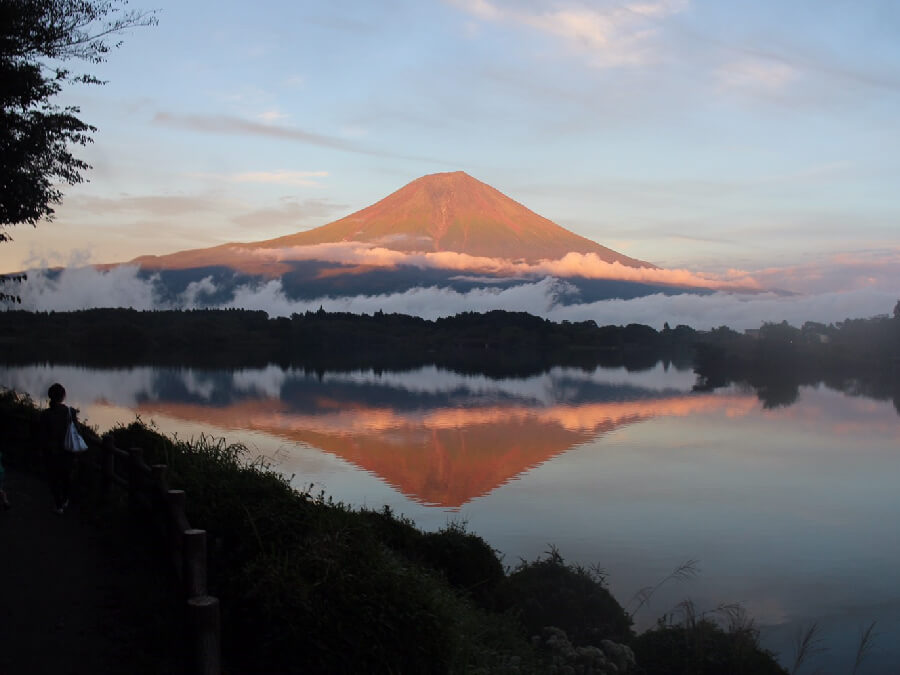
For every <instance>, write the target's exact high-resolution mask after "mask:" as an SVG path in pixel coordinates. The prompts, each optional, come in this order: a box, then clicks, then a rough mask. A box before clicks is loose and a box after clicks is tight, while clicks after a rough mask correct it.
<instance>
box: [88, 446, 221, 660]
mask: <svg viewBox="0 0 900 675" xmlns="http://www.w3.org/2000/svg"><path fill="white" fill-rule="evenodd" d="M99 449H100V452H99V462H96V463H94V462H92V463H91V464H92V466H93V467H94V469H96V470H98V471H99V472H100V497H101V499H103V500H108V499H109V497H110V495H111V492H112V490H113V488H114V487H116V486H117V487H119V488H121V489H123V490H124V491H125V492H126V494H127V495H128V506H129V509H131V510H132V512H133V513H136V514H137V513H143V514H146V515H148V516H149V522H150V523H152V524H153V525H154V526H155V528H156V529H157V533H158V534H159V535H160V537H161V540H162V541H164V542H166V544H165V545H166V546H167V548H168V554H169V556H170V557H171V560H172V563H173V566H174V569H175V571H176V574H177V575H178V579H179V582H180V584H181V588H182V592H183V596H184V598H185V600H186V603H187V608H186V611H187V619H188V626H189V630H190V635H189V638H190V649H191V658H192V661H193V669H192V671H191V672H193V673H197V675H219V674H220V672H221V669H222V663H221V622H220V616H219V600H218V598H215V597H212V596H210V595H209V594H208V589H207V574H206V563H207V542H206V530H198V529H196V528H193V527H191V524H190V523H189V522H188V519H187V515H186V514H185V503H186V500H187V495H186V494H185V492H184V490H170V489H169V485H168V480H167V476H166V473H167V469H168V467H167V466H166V465H165V464H154V465H153V466H149V465H147V463H146V462H145V461H144V451H143V449H142V448H129V449H128V450H127V451H126V450H121V449H119V448H117V447H115V445H114V444H113V442H112V439H111V438H109V437H107V438H106V439H105V440H104V441H103V442H102V443H101V444H100V448H99Z"/></svg>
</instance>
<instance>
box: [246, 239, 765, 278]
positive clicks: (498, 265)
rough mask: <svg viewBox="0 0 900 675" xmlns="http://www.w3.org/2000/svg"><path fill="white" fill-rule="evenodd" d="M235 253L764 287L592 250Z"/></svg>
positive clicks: (371, 248)
mask: <svg viewBox="0 0 900 675" xmlns="http://www.w3.org/2000/svg"><path fill="white" fill-rule="evenodd" d="M234 250H235V252H240V253H241V254H244V255H248V256H253V257H257V258H263V259H266V260H271V261H277V262H286V261H291V260H324V261H328V262H335V263H343V264H350V265H373V266H377V267H397V266H399V265H408V266H412V267H420V268H438V269H445V270H454V271H459V272H464V273H475V274H495V275H503V276H507V277H533V278H537V277H545V276H554V277H583V278H586V279H617V280H623V281H635V282H641V283H652V284H666V285H671V286H693V287H697V288H709V289H716V290H725V289H742V290H758V289H761V288H762V286H761V285H760V284H759V282H758V281H756V279H754V278H753V277H752V276H750V275H749V274H747V273H746V272H743V271H740V270H730V271H728V272H726V273H724V274H717V275H714V274H703V273H698V272H692V271H690V270H686V269H659V268H653V267H629V266H627V265H622V264H620V263H618V262H612V263H608V262H605V261H603V260H601V259H600V258H599V257H598V256H597V255H596V254H594V253H586V254H585V253H574V252H573V253H568V254H567V255H565V256H564V257H562V258H560V259H558V260H542V261H540V262H538V263H526V262H518V261H511V260H506V259H503V258H489V257H484V256H473V255H468V254H466V253H457V252H455V251H428V252H425V251H422V252H414V253H407V252H403V251H396V250H394V249H391V248H388V247H386V246H378V245H373V244H370V243H365V242H353V241H350V242H340V243H327V244H314V245H310V246H294V247H288V248H260V249H234Z"/></svg>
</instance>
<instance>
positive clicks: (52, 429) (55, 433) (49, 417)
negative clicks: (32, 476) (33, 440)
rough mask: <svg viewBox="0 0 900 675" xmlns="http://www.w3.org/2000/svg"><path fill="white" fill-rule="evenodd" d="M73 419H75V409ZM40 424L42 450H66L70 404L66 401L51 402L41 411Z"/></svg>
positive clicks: (48, 451)
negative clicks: (64, 445)
mask: <svg viewBox="0 0 900 675" xmlns="http://www.w3.org/2000/svg"><path fill="white" fill-rule="evenodd" d="M72 419H73V420H74V419H75V411H74V410H73V411H72ZM40 426H41V436H40V440H41V450H42V451H43V452H44V453H48V454H56V453H59V452H65V448H64V447H63V442H64V441H65V438H66V429H68V427H69V406H67V405H65V404H64V403H51V404H50V406H49V407H48V408H45V409H44V410H43V411H41V424H40Z"/></svg>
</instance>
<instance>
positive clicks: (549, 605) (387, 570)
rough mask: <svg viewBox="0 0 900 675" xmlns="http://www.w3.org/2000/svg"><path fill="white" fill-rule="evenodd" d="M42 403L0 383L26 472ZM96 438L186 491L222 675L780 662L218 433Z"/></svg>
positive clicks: (747, 623)
mask: <svg viewBox="0 0 900 675" xmlns="http://www.w3.org/2000/svg"><path fill="white" fill-rule="evenodd" d="M39 414H40V410H39V409H38V407H37V406H36V405H35V404H34V402H33V401H31V400H30V399H29V398H28V397H27V396H24V395H21V394H17V393H16V392H13V391H10V390H2V391H0V419H2V422H3V423H2V430H3V432H2V433H3V438H2V441H3V444H4V448H5V452H4V459H5V460H7V461H8V463H9V464H10V465H11V466H13V467H16V468H19V469H23V470H32V471H34V470H37V469H38V468H39V461H38V458H37V452H36V451H35V449H34V443H33V440H32V439H33V438H34V430H35V425H36V424H37V419H38V416H39ZM83 431H84V433H85V434H86V435H87V436H89V437H91V440H92V441H94V443H95V444H98V443H100V442H101V439H100V438H99V437H98V436H97V435H96V433H95V432H94V431H93V430H91V429H89V428H84V430H83ZM108 435H109V436H111V437H112V439H113V442H114V443H115V444H116V445H117V446H119V447H141V448H143V449H144V454H145V458H146V460H147V461H148V462H150V463H164V464H167V465H168V467H169V471H168V476H169V480H170V483H171V485H172V487H177V488H179V489H184V490H185V491H186V492H187V494H188V495H189V499H188V502H187V515H188V518H189V519H190V521H191V522H192V523H196V524H198V526H201V527H203V528H205V529H206V530H207V532H208V535H209V537H210V552H209V587H210V593H212V594H214V595H216V596H217V597H219V598H220V599H221V602H222V625H223V635H225V636H226V637H225V640H224V654H223V656H224V662H225V664H226V668H225V672H227V673H245V672H246V673H250V672H279V673H339V672H365V673H485V674H488V673H509V674H526V673H534V674H537V673H559V674H563V673H573V674H576V673H578V674H585V675H586V674H588V673H593V674H595V675H607V674H609V675H612V674H613V673H616V674H629V673H630V674H634V675H654V674H657V673H659V674H662V673H666V674H669V673H685V674H687V673H691V674H697V675H700V674H703V673H709V674H710V675H711V674H713V673H726V672H727V673H734V674H740V673H747V674H757V673H758V674H762V675H765V674H768V673H786V672H787V671H786V670H784V669H783V668H782V667H781V666H779V665H778V663H777V662H776V660H775V658H774V656H773V655H772V654H771V653H769V652H768V651H766V650H765V649H763V648H762V647H761V646H760V644H759V632H758V630H757V629H756V628H755V626H754V625H753V622H752V621H751V620H749V618H748V617H747V616H746V615H745V614H744V613H743V612H742V611H740V609H739V608H720V609H718V610H716V611H715V612H713V613H707V614H704V615H698V614H697V613H696V612H695V611H694V610H693V608H692V607H689V606H687V605H686V606H685V607H682V608H680V609H679V611H678V612H676V614H677V616H675V615H668V616H665V617H663V618H661V619H660V620H659V622H658V624H657V625H656V626H655V627H654V628H652V629H651V630H648V631H646V632H644V633H642V634H640V635H636V634H635V632H634V630H633V629H632V624H633V621H632V616H633V612H634V611H637V610H636V609H635V610H633V612H632V614H630V613H629V612H628V611H626V609H625V608H624V607H623V606H622V605H621V604H619V602H618V601H617V600H616V599H615V598H614V597H613V596H612V595H611V593H610V592H609V590H608V589H607V586H606V577H605V575H604V573H603V571H602V570H601V569H599V568H586V567H583V566H581V565H575V564H571V563H567V562H566V561H565V559H564V558H563V556H562V555H561V554H560V552H558V551H557V550H556V549H553V548H551V549H550V550H549V551H548V552H547V553H546V554H545V556H543V557H540V558H538V559H536V560H533V561H529V562H526V561H521V562H519V563H518V564H517V565H515V566H512V567H509V566H505V565H504V561H503V560H502V559H501V558H500V557H499V556H498V554H497V552H496V551H495V550H493V549H492V548H491V547H490V546H489V545H488V544H487V542H485V541H484V540H483V539H482V538H481V537H479V536H477V535H476V534H474V533H471V532H468V531H467V530H466V528H465V525H464V524H460V523H449V524H448V525H446V526H445V527H444V528H442V529H441V530H439V531H437V532H425V531H422V530H419V529H418V528H417V527H416V526H415V525H414V523H413V522H411V521H410V520H408V519H406V518H404V517H403V516H399V515H396V514H394V513H392V512H391V511H390V509H388V508H384V509H382V510H370V509H365V508H362V509H356V508H351V507H350V506H347V505H345V504H342V503H339V502H335V501H333V500H332V499H330V498H328V497H326V496H325V495H324V494H323V493H319V494H313V493H311V492H310V491H309V490H298V489H296V488H294V487H292V486H291V484H290V479H288V478H286V477H284V476H282V475H281V474H279V473H277V472H275V471H273V470H271V469H270V468H269V467H268V466H266V465H265V464H263V463H261V462H260V461H259V460H255V459H253V458H250V457H248V455H247V449H246V448H245V447H244V446H242V445H239V444H228V443H227V442H226V441H225V440H224V439H218V440H215V439H210V438H207V437H201V438H200V439H196V440H191V441H184V440H180V439H177V438H170V437H167V436H164V435H162V434H160V433H158V432H157V431H155V430H154V429H152V428H151V427H149V426H147V425H145V424H143V423H142V422H141V421H140V420H137V421H135V422H132V423H130V424H128V425H127V426H124V425H120V426H117V427H115V428H113V429H111V430H110V431H109V432H108ZM94 451H95V450H90V451H89V452H94ZM688 573H690V565H687V566H686V567H685V568H684V569H683V570H679V571H676V574H675V575H673V578H678V576H679V575H684V574H688ZM664 581H665V580H664ZM651 592H652V588H651V589H648V590H647V593H651ZM636 602H637V608H638V609H639V608H640V607H641V605H642V604H643V598H638V599H637V600H636Z"/></svg>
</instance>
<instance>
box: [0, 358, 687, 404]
mask: <svg viewBox="0 0 900 675" xmlns="http://www.w3.org/2000/svg"><path fill="white" fill-rule="evenodd" d="M0 378H2V379H0V381H2V382H3V383H5V384H6V386H9V387H11V388H13V389H16V390H18V391H24V392H28V393H29V394H30V395H31V396H32V397H34V398H35V399H36V400H39V401H40V400H43V399H44V397H45V396H46V390H47V387H48V386H49V385H50V384H51V383H52V382H55V381H58V382H62V383H64V384H65V386H66V388H67V390H68V392H69V400H70V401H72V402H76V401H77V402H81V403H83V404H86V403H93V402H99V401H108V402H110V403H113V404H116V405H120V406H124V407H134V406H135V405H137V404H139V403H146V402H148V401H154V400H171V401H181V402H198V403H199V402H206V403H209V404H213V405H228V404H230V403H233V402H234V401H236V400H241V399H246V398H249V399H258V398H270V399H285V400H288V401H292V402H293V403H295V404H297V405H299V406H300V407H301V408H303V407H307V403H306V402H305V400H306V399H308V398H309V396H311V395H312V394H313V393H315V394H316V395H321V392H323V391H332V392H334V395H335V396H338V397H341V396H348V397H350V398H351V399H353V398H356V399H359V400H360V401H363V402H366V403H368V404H372V403H373V402H374V401H375V400H376V399H380V400H382V401H383V402H385V403H391V402H393V403H394V404H396V405H398V406H400V407H422V406H425V407H429V406H439V405H482V404H484V403H496V402H501V401H516V402H520V403H529V404H535V405H543V406H552V405H556V404H558V403H560V402H572V403H578V402H582V401H590V400H631V399H640V398H648V397H651V398H652V397H656V396H660V395H663V396H671V395H674V394H676V393H679V392H685V391H689V390H690V387H691V386H692V384H693V383H694V375H693V374H692V373H690V372H688V371H677V370H675V369H669V370H668V371H666V370H665V369H664V368H663V367H662V365H658V366H657V367H656V368H653V369H650V370H647V371H642V372H638V373H629V372H627V371H625V370H624V369H621V368H619V369H601V368H597V369H595V370H581V369H577V368H552V369H550V370H549V371H548V372H546V373H542V374H540V375H533V376H529V377H523V378H490V377H487V376H484V375H469V374H461V373H456V372H453V371H449V370H444V369H441V368H437V367H434V366H427V367H423V368H418V369H415V370H409V371H374V370H358V371H351V372H325V373H323V374H321V376H320V375H318V374H315V373H310V372H307V371H303V370H298V369H283V368H281V367H279V366H275V365H269V366H267V367H265V368H255V369H250V368H245V369H236V370H232V371H228V370H203V369H195V368H154V367H134V368H118V369H94V368H83V367H79V366H46V365H31V366H21V367H15V368H0Z"/></svg>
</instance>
